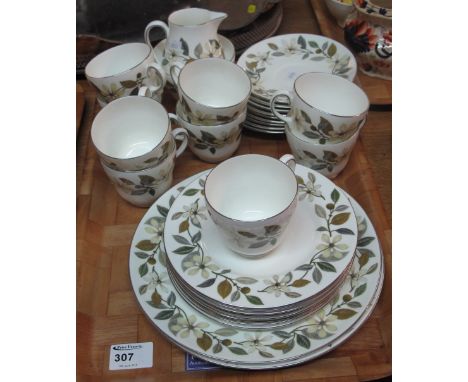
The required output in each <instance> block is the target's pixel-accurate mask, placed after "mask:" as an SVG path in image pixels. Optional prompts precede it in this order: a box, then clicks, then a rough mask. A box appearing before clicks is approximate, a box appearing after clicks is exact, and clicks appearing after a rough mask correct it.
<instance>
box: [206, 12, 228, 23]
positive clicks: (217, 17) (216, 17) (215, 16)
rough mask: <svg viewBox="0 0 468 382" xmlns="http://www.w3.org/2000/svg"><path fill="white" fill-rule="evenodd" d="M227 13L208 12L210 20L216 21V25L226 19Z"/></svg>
mask: <svg viewBox="0 0 468 382" xmlns="http://www.w3.org/2000/svg"><path fill="white" fill-rule="evenodd" d="M227 16H228V15H227V13H224V12H212V11H210V20H211V21H218V25H219V24H220V23H221V21H223V20H224V19H225V18H226V17H227Z"/></svg>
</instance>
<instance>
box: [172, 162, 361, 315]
mask: <svg viewBox="0 0 468 382" xmlns="http://www.w3.org/2000/svg"><path fill="white" fill-rule="evenodd" d="M294 172H295V174H296V178H297V180H298V186H299V189H298V203H297V207H296V209H295V212H294V214H293V216H292V217H291V221H290V223H289V224H288V226H287V228H286V231H285V232H284V238H283V240H282V242H281V243H280V244H279V246H278V247H276V248H275V249H274V250H273V251H271V252H269V253H268V254H267V255H266V256H263V257H261V258H249V257H246V256H240V255H239V254H236V253H235V252H233V251H232V250H230V249H229V248H228V247H227V246H226V244H225V242H224V241H223V236H222V235H220V232H219V231H218V228H217V227H216V225H215V224H214V222H213V221H212V219H210V218H209V216H208V212H207V208H206V202H205V198H204V195H203V191H204V182H205V178H206V177H205V176H202V177H200V178H199V179H196V180H195V181H194V182H192V183H191V184H190V185H189V186H187V189H186V190H185V191H184V192H182V193H181V194H180V195H179V196H178V197H177V199H176V200H175V202H174V203H173V204H172V206H171V209H170V211H169V215H168V217H169V219H168V220H167V221H166V225H165V229H164V243H165V247H166V253H167V260H168V261H169V262H170V263H171V265H172V268H173V270H174V271H175V272H177V274H178V277H179V278H180V279H182V280H184V281H185V282H186V283H187V284H188V285H191V286H193V287H194V288H195V289H196V290H197V292H198V293H199V294H201V295H203V296H204V297H205V298H207V299H209V300H211V301H215V302H216V303H218V304H220V305H221V306H223V307H224V308H225V309H230V310H231V311H239V312H245V311H255V312H258V313H259V314H260V312H263V311H267V310H268V311H271V310H275V309H276V310H278V311H283V310H284V307H286V306H290V305H292V304H297V303H299V302H301V301H303V300H310V299H312V298H313V297H314V296H317V295H318V294H319V293H321V292H322V291H326V289H327V288H328V287H329V286H330V285H331V284H332V283H333V282H334V281H335V280H336V279H337V278H338V277H339V276H340V275H341V274H342V273H343V272H344V270H345V269H346V267H347V266H348V264H349V263H350V262H351V261H352V257H353V253H354V250H355V248H356V243H357V228H356V227H357V225H356V224H357V223H356V218H355V215H354V211H353V209H352V207H351V204H350V202H349V200H348V198H347V197H346V196H344V195H343V193H342V192H341V191H340V190H339V189H338V188H337V187H336V186H335V185H334V183H333V182H331V181H330V180H329V179H328V178H326V177H324V176H322V175H321V174H319V173H317V172H315V171H313V170H310V169H308V168H307V167H304V166H302V165H300V164H296V166H295V170H294ZM271 232H273V234H272V233H271ZM271 240H275V239H274V227H273V226H272V227H265V234H264V235H262V236H260V237H257V238H256V242H255V243H254V244H251V245H252V246H255V247H261V246H262V245H265V244H267V243H269V242H270V241H271Z"/></svg>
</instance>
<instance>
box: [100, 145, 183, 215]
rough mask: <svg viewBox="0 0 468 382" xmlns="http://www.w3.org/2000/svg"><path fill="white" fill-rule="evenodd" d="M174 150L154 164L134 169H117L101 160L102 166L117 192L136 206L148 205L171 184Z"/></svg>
mask: <svg viewBox="0 0 468 382" xmlns="http://www.w3.org/2000/svg"><path fill="white" fill-rule="evenodd" d="M174 159H175V150H174V149H173V150H172V151H171V152H170V153H169V155H168V157H167V158H166V159H165V160H164V161H163V162H161V163H159V164H158V165H156V166H152V167H148V168H145V169H143V170H136V171H119V170H115V169H112V168H110V167H108V166H107V165H106V164H105V162H103V161H102V160H101V165H102V168H103V169H104V172H105V173H106V174H107V176H108V177H109V179H110V180H111V182H112V183H113V184H114V186H115V189H116V191H117V192H118V194H119V195H120V196H121V197H122V198H123V199H125V200H126V201H128V202H129V203H131V204H133V205H135V206H137V207H148V206H150V205H151V204H153V203H154V201H155V200H156V199H157V198H158V197H159V196H161V195H162V194H163V193H164V192H166V191H167V190H168V189H169V187H170V186H171V184H172V175H173V170H174V165H175V162H174Z"/></svg>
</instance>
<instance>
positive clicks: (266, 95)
mask: <svg viewBox="0 0 468 382" xmlns="http://www.w3.org/2000/svg"><path fill="white" fill-rule="evenodd" d="M237 64H238V65H240V66H241V67H242V68H244V69H245V70H246V73H247V74H248V75H249V77H250V80H251V82H252V85H253V88H252V93H253V94H254V96H256V97H258V98H260V99H262V98H263V99H265V100H267V101H268V100H269V99H270V98H271V96H272V95H273V94H274V93H275V92H276V91H278V90H289V91H290V90H292V87H293V84H294V81H295V79H296V78H297V77H298V76H300V75H301V74H303V73H307V72H323V73H332V74H336V75H338V76H341V77H344V78H347V79H349V80H350V81H353V80H354V77H355V76H356V71H357V64H356V59H355V58H354V56H353V54H352V53H351V52H350V51H349V49H348V48H346V47H345V46H344V45H342V44H340V43H339V42H337V41H335V40H332V39H330V38H327V37H324V36H319V35H313V34H304V33H301V34H286V35H280V36H274V37H271V38H268V39H265V40H262V41H260V42H258V43H257V44H255V45H253V46H252V47H250V48H249V49H247V50H246V51H245V52H244V53H243V54H242V55H241V56H240V57H239V60H238V61H237Z"/></svg>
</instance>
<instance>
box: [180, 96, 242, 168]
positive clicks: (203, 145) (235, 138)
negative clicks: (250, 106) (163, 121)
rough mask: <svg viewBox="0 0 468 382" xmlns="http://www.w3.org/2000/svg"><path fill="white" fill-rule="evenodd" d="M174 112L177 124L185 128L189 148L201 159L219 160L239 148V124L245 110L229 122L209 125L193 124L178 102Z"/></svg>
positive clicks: (240, 130)
mask: <svg viewBox="0 0 468 382" xmlns="http://www.w3.org/2000/svg"><path fill="white" fill-rule="evenodd" d="M176 114H177V117H178V121H179V124H180V125H181V126H182V127H184V128H185V129H187V132H188V135H189V139H188V146H189V149H190V150H191V151H192V152H193V153H194V154H195V155H196V156H197V157H198V158H200V159H201V160H203V161H205V162H210V163H217V162H221V161H223V160H225V159H227V158H229V157H230V156H232V154H234V153H235V151H236V150H237V149H238V148H239V145H240V142H241V135H242V126H241V124H242V122H244V121H245V117H246V115H247V111H246V110H245V111H243V112H242V113H241V114H240V115H239V116H238V117H237V118H236V119H234V120H233V121H231V122H228V123H223V124H216V125H209V126H200V125H195V124H193V123H192V121H191V120H190V117H188V116H187V115H186V114H185V113H184V111H183V108H182V107H181V105H180V103H177V106H176Z"/></svg>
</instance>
